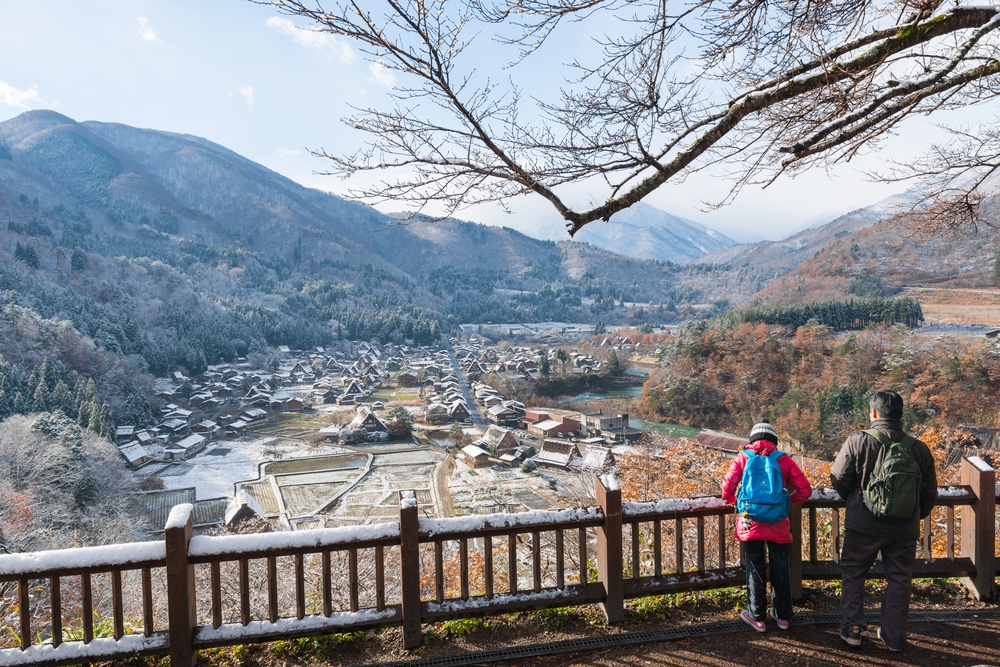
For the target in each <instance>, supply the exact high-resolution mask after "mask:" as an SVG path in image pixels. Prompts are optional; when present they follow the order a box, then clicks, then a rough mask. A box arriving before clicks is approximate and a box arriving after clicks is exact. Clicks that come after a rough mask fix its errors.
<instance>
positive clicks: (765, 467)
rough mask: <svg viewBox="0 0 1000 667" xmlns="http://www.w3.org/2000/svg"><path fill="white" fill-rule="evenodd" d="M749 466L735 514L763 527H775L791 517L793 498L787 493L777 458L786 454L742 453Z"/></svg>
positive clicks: (749, 450) (737, 498)
mask: <svg viewBox="0 0 1000 667" xmlns="http://www.w3.org/2000/svg"><path fill="white" fill-rule="evenodd" d="M743 451H744V453H745V454H746V455H747V464H746V467H745V468H743V478H742V480H741V481H740V488H739V490H738V491H737V493H736V511H737V512H739V513H740V514H744V515H746V516H748V517H750V518H751V519H752V520H754V521H759V522H761V523H775V522H776V521H781V520H782V519H784V518H785V517H786V516H788V506H789V504H790V501H791V496H790V495H789V493H788V491H786V490H785V480H784V479H783V478H782V476H781V466H779V465H778V458H779V457H781V456H784V452H779V451H778V450H775V451H773V452H771V453H770V454H768V455H767V456H761V455H760V454H757V453H756V452H754V451H753V450H752V449H745V450H743Z"/></svg>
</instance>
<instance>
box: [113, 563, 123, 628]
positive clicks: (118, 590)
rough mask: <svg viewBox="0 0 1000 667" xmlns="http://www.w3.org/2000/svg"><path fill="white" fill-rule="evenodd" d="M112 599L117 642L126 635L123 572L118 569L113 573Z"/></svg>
mask: <svg viewBox="0 0 1000 667" xmlns="http://www.w3.org/2000/svg"><path fill="white" fill-rule="evenodd" d="M111 599H112V602H111V605H112V611H111V614H112V617H113V623H114V636H115V640H119V639H121V638H122V637H123V636H124V635H125V612H124V608H123V607H124V599H123V598H122V571H121V570H120V569H118V568H115V569H114V570H112V571H111Z"/></svg>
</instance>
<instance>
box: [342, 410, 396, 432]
mask: <svg viewBox="0 0 1000 667" xmlns="http://www.w3.org/2000/svg"><path fill="white" fill-rule="evenodd" d="M345 428H347V429H349V430H351V431H359V430H361V429H364V430H366V431H367V432H368V433H388V432H389V427H388V426H386V425H385V422H383V421H382V420H381V419H379V418H378V416H377V415H376V414H375V413H374V412H372V411H371V410H369V409H368V408H364V407H362V408H358V412H357V414H356V415H354V419H352V420H351V423H350V424H348V425H347V426H346V427H345Z"/></svg>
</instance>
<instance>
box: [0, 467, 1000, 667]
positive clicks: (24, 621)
mask: <svg viewBox="0 0 1000 667" xmlns="http://www.w3.org/2000/svg"><path fill="white" fill-rule="evenodd" d="M997 491H998V489H997V486H996V475H995V472H994V471H993V469H992V468H990V467H989V466H988V465H985V464H984V463H983V462H981V461H980V462H975V461H968V460H966V461H963V463H962V485H961V486H954V487H941V488H940V489H939V498H938V501H937V504H936V508H935V510H934V513H932V515H931V516H930V517H929V518H928V519H927V520H926V521H925V522H924V523H923V542H922V543H923V548H922V552H921V558H920V559H919V562H918V567H917V573H918V576H961V577H963V580H964V581H965V582H966V584H967V585H968V586H969V588H970V590H972V591H973V593H974V594H975V595H976V596H977V597H980V598H985V597H990V596H991V595H992V585H993V581H994V578H995V576H996V569H995V550H996V516H997V515H996V501H997ZM596 501H597V502H596V506H594V507H585V508H578V509H566V510H555V511H533V512H523V513H516V514H495V515H488V516H473V517H455V518H445V519H431V518H421V517H420V516H419V515H418V506H417V503H416V498H415V495H414V492H413V491H403V492H401V493H400V505H399V521H398V523H386V524H379V525H372V526H359V527H345V528H335V529H321V530H306V531H296V532H291V533H287V532H281V533H264V534H255V535H246V536H224V537H208V536H197V537H194V536H192V531H193V528H192V515H193V508H192V507H191V505H179V506H177V507H175V508H174V510H173V511H172V512H171V515H170V518H169V519H168V521H167V526H166V529H165V531H164V538H165V539H164V540H163V541H160V542H148V543H141V544H131V545H113V546H108V547H91V548H86V549H67V550H63V551H53V552H39V553H33V554H13V555H2V556H0V593H2V596H3V597H2V599H0V602H2V603H3V604H4V606H5V607H6V608H7V609H8V610H11V609H13V608H14V607H15V606H16V608H17V610H18V611H17V614H16V616H19V620H20V623H19V628H18V629H19V632H18V633H17V636H18V637H19V638H22V642H23V643H22V645H21V647H20V648H13V649H5V650H0V666H5V665H14V666H16V665H50V664H68V663H81V662H90V661H97V660H109V659H115V658H119V659H120V658H123V657H126V656H129V655H143V654H160V655H163V654H169V655H170V660H171V664H172V665H173V666H174V667H191V666H192V665H193V664H194V662H195V658H196V654H197V651H198V650H199V649H201V648H207V647H211V646H223V645H234V644H246V643H252V642H261V641H270V640H276V639H291V638H295V637H303V636H308V635H316V634H328V633H334V632H348V631H354V630H362V629H370V628H378V627H387V626H399V627H401V628H402V630H403V643H404V646H406V647H407V648H416V647H418V646H419V645H420V644H421V639H422V638H421V624H422V623H425V622H430V621H438V620H443V619H451V618H466V617H472V616H480V615H486V614H499V613H507V612H510V611H514V610H530V609H543V608H547V607H555V606H573V605H583V604H591V603H597V604H599V605H600V606H601V608H602V609H603V611H604V613H605V615H606V616H607V618H608V620H609V621H611V622H614V621H618V620H620V619H621V618H622V616H623V614H624V601H625V600H626V599H628V598H634V597H639V596H645V595H653V594H659V593H663V592H665V591H678V590H698V589H706V588H720V587H725V586H732V585H736V584H740V583H742V581H743V570H742V564H741V562H740V554H739V549H738V548H737V546H738V545H736V543H735V542H734V540H733V537H732V528H733V522H732V517H733V512H732V508H731V507H729V506H727V505H726V504H725V503H723V502H722V501H721V500H720V499H719V498H690V499H677V500H660V501H655V502H648V503H623V502H622V500H621V490H620V489H619V488H618V486H617V484H616V483H615V482H614V480H613V479H609V478H607V477H603V478H599V479H598V480H597V482H596ZM843 504H844V503H843V501H842V500H841V499H840V498H839V497H838V496H837V495H836V494H835V493H833V492H831V491H830V490H828V489H819V490H817V491H815V492H814V493H813V496H812V497H811V498H810V499H809V500H808V501H807V502H806V503H805V505H804V506H803V507H802V508H801V509H800V508H795V509H794V510H793V513H792V516H791V519H792V534H793V538H794V540H795V542H794V544H795V546H794V547H793V549H792V573H793V574H792V583H793V588H794V589H795V590H801V582H802V579H836V578H839V567H838V564H837V553H838V549H839V539H840V526H841V512H842V510H843ZM956 508H957V511H956ZM876 576H877V574H876ZM105 581H107V582H108V585H107V586H105V585H104V584H105ZM98 584H100V587H98ZM105 588H107V589H109V590H110V595H109V596H105V595H104V593H105V592H106V591H105ZM104 599H108V600H110V602H108V604H107V606H106V607H105V606H102V604H103V603H102V602H101V601H103V600H104ZM164 603H166V604H164ZM157 605H159V606H157ZM154 609H155V614H154ZM140 616H141V617H142V620H141V621H139V620H134V619H139V617H140ZM154 616H155V620H156V621H157V623H156V624H154ZM102 619H106V620H102ZM164 621H166V623H164ZM64 622H65V623H67V624H69V623H71V622H72V623H75V624H76V625H74V627H73V630H72V631H70V630H64V629H63V624H64ZM133 623H134V624H135V625H137V626H138V625H141V626H142V630H133V629H132V627H131V626H132V624H133ZM95 626H96V627H95ZM99 635H105V636H99ZM33 637H39V638H42V639H40V640H39V641H35V640H33V639H32V638H33ZM71 640H72V641H71Z"/></svg>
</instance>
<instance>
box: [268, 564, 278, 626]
mask: <svg viewBox="0 0 1000 667" xmlns="http://www.w3.org/2000/svg"><path fill="white" fill-rule="evenodd" d="M267 618H268V620H270V621H271V622H272V623H274V622H275V621H277V620H278V559H277V557H275V556H268V557H267Z"/></svg>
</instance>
